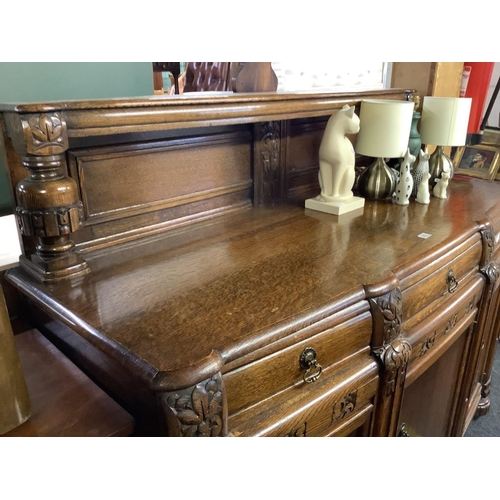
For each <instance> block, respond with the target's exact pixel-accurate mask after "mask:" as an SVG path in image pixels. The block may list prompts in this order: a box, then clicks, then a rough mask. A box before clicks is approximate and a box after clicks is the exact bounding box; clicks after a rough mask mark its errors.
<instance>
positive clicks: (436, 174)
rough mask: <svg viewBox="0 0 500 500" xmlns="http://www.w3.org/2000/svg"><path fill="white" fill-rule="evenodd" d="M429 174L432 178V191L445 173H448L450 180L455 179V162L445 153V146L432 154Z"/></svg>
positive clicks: (438, 147)
mask: <svg viewBox="0 0 500 500" xmlns="http://www.w3.org/2000/svg"><path fill="white" fill-rule="evenodd" d="M429 172H430V174H431V178H430V179H429V182H430V186H431V190H432V188H433V187H434V186H435V184H436V182H437V181H438V180H439V179H440V178H441V174H442V173H443V172H448V173H449V174H450V179H451V178H452V177H453V162H452V161H451V159H450V158H449V157H448V155H447V154H446V153H445V152H444V147H443V146H437V147H436V151H434V153H432V154H431V157H430V158H429Z"/></svg>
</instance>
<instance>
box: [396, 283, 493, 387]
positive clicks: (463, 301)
mask: <svg viewBox="0 0 500 500" xmlns="http://www.w3.org/2000/svg"><path fill="white" fill-rule="evenodd" d="M484 284H485V278H484V276H482V275H481V274H476V275H474V277H473V278H472V279H471V280H469V281H468V282H467V283H464V284H463V285H464V286H463V287H462V288H461V290H460V291H457V292H456V294H455V295H453V297H451V296H447V297H445V298H443V299H441V300H440V301H437V304H438V306H439V307H438V308H437V310H434V311H433V312H432V313H431V312H429V314H426V315H425V316H426V319H425V322H423V323H419V324H418V325H416V326H414V327H413V328H411V329H409V330H407V331H406V332H405V337H406V338H407V340H408V342H409V343H410V344H411V346H412V353H411V357H410V362H409V367H408V373H407V376H406V384H407V385H409V384H411V383H412V381H413V380H414V379H415V378H416V377H418V376H419V374H420V373H422V372H423V371H424V370H425V369H426V368H427V367H429V366H430V365H431V364H432V363H434V361H435V360H436V359H437V358H438V357H439V356H441V354H443V353H444V351H446V350H447V349H448V348H449V347H450V346H451V344H453V342H455V340H456V337H457V335H458V334H459V333H460V332H461V331H463V330H464V328H467V327H468V326H469V325H470V324H471V323H472V322H473V321H474V320H475V319H476V315H477V308H478V305H479V301H480V300H481V296H482V292H483V288H484ZM450 295H451V294H450ZM433 305H434V304H433ZM430 309H431V307H428V308H426V309H425V310H424V313H426V312H427V311H428V310H430Z"/></svg>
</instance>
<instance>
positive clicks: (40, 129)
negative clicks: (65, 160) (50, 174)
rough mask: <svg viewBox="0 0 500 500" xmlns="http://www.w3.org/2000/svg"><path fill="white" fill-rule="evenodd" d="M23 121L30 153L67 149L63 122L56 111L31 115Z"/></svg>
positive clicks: (49, 152) (47, 152)
mask: <svg viewBox="0 0 500 500" xmlns="http://www.w3.org/2000/svg"><path fill="white" fill-rule="evenodd" d="M24 123H25V127H24V128H25V137H26V144H27V147H28V153H30V154H55V153H57V152H61V151H64V150H66V149H67V146H68V144H67V137H66V130H65V123H64V122H63V120H62V119H61V117H60V116H59V114H58V113H51V114H46V113H43V114H41V115H37V116H32V117H31V118H29V119H28V121H27V122H24Z"/></svg>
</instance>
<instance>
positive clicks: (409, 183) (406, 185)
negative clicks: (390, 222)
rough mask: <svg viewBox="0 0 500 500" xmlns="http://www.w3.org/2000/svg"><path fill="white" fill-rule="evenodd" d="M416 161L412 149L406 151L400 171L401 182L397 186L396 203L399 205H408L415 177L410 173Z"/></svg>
mask: <svg viewBox="0 0 500 500" xmlns="http://www.w3.org/2000/svg"><path fill="white" fill-rule="evenodd" d="M414 161H415V157H414V156H413V155H412V154H411V153H410V148H408V149H407V150H406V154H405V156H404V158H403V163H402V164H401V168H400V169H399V181H398V183H397V184H396V203H397V204H398V205H408V204H409V203H410V195H411V192H412V189H413V177H412V176H411V173H410V166H411V164H412V163H413V162H414Z"/></svg>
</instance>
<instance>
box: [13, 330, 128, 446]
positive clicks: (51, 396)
mask: <svg viewBox="0 0 500 500" xmlns="http://www.w3.org/2000/svg"><path fill="white" fill-rule="evenodd" d="M14 339H15V343H16V347H17V350H18V353H19V357H20V360H21V366H22V369H23V374H24V378H25V380H26V385H27V387H28V392H29V396H30V401H31V407H32V412H31V417H30V418H29V419H28V420H27V421H26V422H25V423H24V424H22V425H20V426H19V427H17V428H15V429H13V430H11V431H10V432H8V433H7V434H5V435H4V436H7V437H21V436H24V437H27V436H29V437H34V436H45V437H60V436H66V437H69V436H72V437H80V436H81V437H83V436H89V437H90V436H91V437H99V436H129V435H130V434H132V432H133V430H134V420H133V418H132V417H131V416H130V415H129V414H128V413H127V412H126V411H125V410H124V409H123V408H121V407H120V406H119V405H118V404H117V403H116V402H115V401H114V400H113V399H111V398H110V397H109V396H108V395H107V394H106V393H105V392H104V391H102V390H101V389H100V388H99V387H98V386H97V385H96V384H95V383H94V382H92V381H91V380H90V379H89V378H88V377H87V376H86V375H85V374H84V373H83V372H82V371H81V370H80V369H79V368H77V367H76V366H75V365H74V364H73V363H72V362H71V361H70V360H69V359H68V358H66V357H65V356H64V355H63V354H62V353H61V352H60V351H59V350H58V349H57V348H56V347H55V346H54V345H52V344H51V343H50V342H49V341H48V340H47V339H46V338H45V337H44V336H43V335H42V334H41V333H40V332H39V331H37V330H28V331H25V332H23V333H21V334H18V335H16V336H15V337H14Z"/></svg>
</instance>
